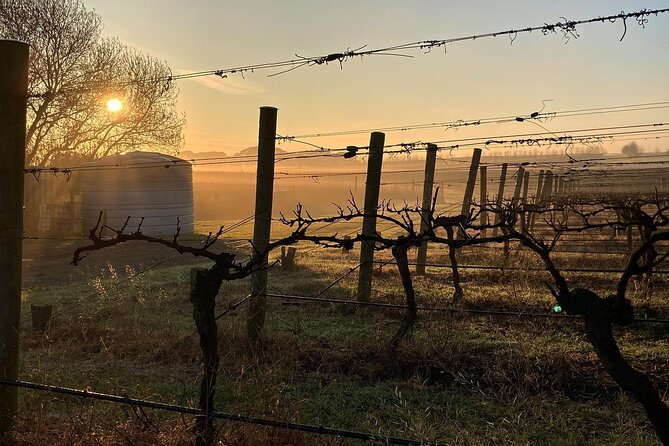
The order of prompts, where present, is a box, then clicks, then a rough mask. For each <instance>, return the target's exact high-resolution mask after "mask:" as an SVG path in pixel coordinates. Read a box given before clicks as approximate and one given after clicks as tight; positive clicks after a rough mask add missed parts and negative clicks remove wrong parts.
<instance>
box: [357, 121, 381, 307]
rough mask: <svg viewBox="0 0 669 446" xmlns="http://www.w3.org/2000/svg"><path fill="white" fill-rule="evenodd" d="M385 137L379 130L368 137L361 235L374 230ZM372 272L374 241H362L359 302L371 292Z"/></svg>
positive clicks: (364, 299)
mask: <svg viewBox="0 0 669 446" xmlns="http://www.w3.org/2000/svg"><path fill="white" fill-rule="evenodd" d="M385 139H386V135H385V134H384V133H380V132H373V133H372V135H371V136H370V139H369V159H368V160H367V182H366V184H365V208H364V212H365V216H364V218H363V220H362V234H363V235H368V236H372V235H374V233H375V232H376V211H377V208H378V206H379V191H380V189H381V168H382V167H383V144H384V142H385ZM373 273H374V243H373V242H366V241H363V242H362V243H361V244H360V270H359V272H358V301H360V302H369V298H370V296H371V294H372V275H373Z"/></svg>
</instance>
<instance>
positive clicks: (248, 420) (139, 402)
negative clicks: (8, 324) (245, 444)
mask: <svg viewBox="0 0 669 446" xmlns="http://www.w3.org/2000/svg"><path fill="white" fill-rule="evenodd" d="M0 385H5V386H13V387H19V388H24V389H30V390H38V391H43V392H51V393H57V394H60V395H67V396H72V397H76V398H86V399H93V400H99V401H107V402H110V403H115V404H125V405H128V406H132V407H145V408H149V409H158V410H163V411H167V412H175V413H180V414H184V415H206V416H210V417H211V418H215V419H219V420H224V421H232V422H237V423H245V424H253V425H259V426H266V427H275V428H279V429H287V430H292V431H298V432H307V433H311V434H318V435H328V436H334V437H341V438H350V439H354V440H363V441H371V442H377V443H383V444H392V445H406V446H428V445H435V446H436V444H435V443H428V442H424V441H419V440H408V439H404V438H397V437H388V436H383V435H374V434H368V433H364V432H356V431H349V430H344V429H334V428H330V427H324V426H316V425H313V424H301V423H292V422H288V421H280V420H273V419H268V418H258V417H252V416H248V415H240V414H231V413H226V412H220V411H215V412H211V413H209V414H207V413H206V412H205V411H202V410H200V409H195V408H192V407H187V406H179V405H175V404H167V403H160V402H156V401H149V400H143V399H138V398H130V397H128V396H120V395H111V394H108V393H100V392H93V391H90V390H80V389H73V388H69V387H61V386H53V385H48V384H41V383H34V382H29V381H21V380H9V379H0Z"/></svg>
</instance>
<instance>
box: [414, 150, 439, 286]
mask: <svg viewBox="0 0 669 446" xmlns="http://www.w3.org/2000/svg"><path fill="white" fill-rule="evenodd" d="M436 161H437V145H436V144H431V143H430V144H428V145H427V156H426V157H425V180H424V182H423V207H422V209H421V221H420V232H421V233H423V232H425V231H427V228H428V227H429V225H428V223H429V222H428V219H429V218H430V210H431V209H430V208H431V206H432V189H433V186H434V167H435V164H436ZM426 261H427V241H424V242H423V243H421V244H420V246H419V247H418V255H417V256H416V274H418V275H423V274H425V262H426Z"/></svg>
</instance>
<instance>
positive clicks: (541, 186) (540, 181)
mask: <svg viewBox="0 0 669 446" xmlns="http://www.w3.org/2000/svg"><path fill="white" fill-rule="evenodd" d="M544 175H545V174H544V170H543V169H541V170H539V176H538V177H537V193H536V195H535V196H534V204H535V205H538V204H539V203H541V200H542V194H543V191H544ZM536 219H537V214H536V213H534V212H532V213H531V214H530V231H533V230H534V222H535V221H536Z"/></svg>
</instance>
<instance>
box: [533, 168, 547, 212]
mask: <svg viewBox="0 0 669 446" xmlns="http://www.w3.org/2000/svg"><path fill="white" fill-rule="evenodd" d="M544 175H545V173H544V171H543V169H541V170H540V171H539V176H538V177H537V194H536V195H535V196H534V204H538V203H539V202H540V201H541V192H543V188H544Z"/></svg>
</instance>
